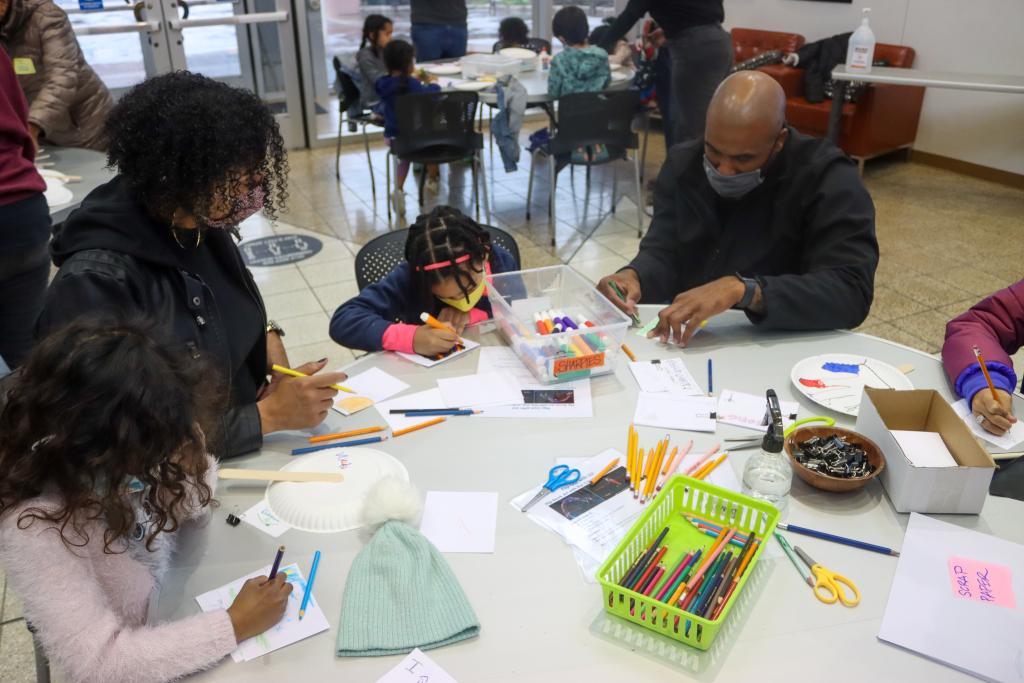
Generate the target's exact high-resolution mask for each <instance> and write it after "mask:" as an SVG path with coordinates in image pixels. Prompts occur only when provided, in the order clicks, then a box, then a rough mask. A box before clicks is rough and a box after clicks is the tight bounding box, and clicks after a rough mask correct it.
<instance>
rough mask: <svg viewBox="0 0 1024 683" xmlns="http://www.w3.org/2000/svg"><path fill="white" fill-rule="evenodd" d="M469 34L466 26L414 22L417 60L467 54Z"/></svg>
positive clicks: (413, 32) (450, 57) (413, 39)
mask: <svg viewBox="0 0 1024 683" xmlns="http://www.w3.org/2000/svg"><path fill="white" fill-rule="evenodd" d="M468 39H469V34H468V32H467V31H466V27H465V26H448V25H445V24H413V25H412V44H413V46H415V47H416V61H418V62H429V61H432V60H435V59H454V58H456V57H461V56H462V55H464V54H466V41H467V40H468Z"/></svg>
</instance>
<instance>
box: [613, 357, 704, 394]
mask: <svg viewBox="0 0 1024 683" xmlns="http://www.w3.org/2000/svg"><path fill="white" fill-rule="evenodd" d="M629 370H630V372H632V373H633V379H635V380H636V383H637V386H639V387H640V391H644V392H648V393H661V392H669V393H673V394H679V395H682V396H703V395H704V390H703V389H701V388H700V385H699V384H697V380H696V379H694V377H693V375H692V374H690V370H689V369H688V368H687V367H686V363H684V362H683V359H682V358H668V359H665V360H655V361H649V360H642V361H637V362H635V363H630V364H629Z"/></svg>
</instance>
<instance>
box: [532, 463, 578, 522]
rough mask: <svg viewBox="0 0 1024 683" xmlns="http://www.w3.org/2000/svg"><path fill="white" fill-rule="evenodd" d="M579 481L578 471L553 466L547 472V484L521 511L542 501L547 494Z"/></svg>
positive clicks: (565, 466) (563, 466)
mask: <svg viewBox="0 0 1024 683" xmlns="http://www.w3.org/2000/svg"><path fill="white" fill-rule="evenodd" d="M579 480H580V471H579V470H578V469H576V468H572V469H570V468H569V466H568V465H555V466H554V467H552V468H551V469H550V470H549V471H548V481H547V483H546V484H544V487H543V488H542V489H541V490H540V491H538V492H537V495H536V496H534V497H533V498H531V499H530V502H528V503H527V504H526V505H524V506H523V510H522V511H523V512H526V511H527V510H529V509H530V507H531V506H533V504H534V503H536V502H537V501H539V500H541V499H543V498H544V497H545V496H547V495H548V494H550V493H553V492H555V491H556V490H558V489H560V488H562V487H563V486H571V485H572V484H575V483H576V482H578V481H579Z"/></svg>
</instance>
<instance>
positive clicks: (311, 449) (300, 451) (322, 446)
mask: <svg viewBox="0 0 1024 683" xmlns="http://www.w3.org/2000/svg"><path fill="white" fill-rule="evenodd" d="M387 440H388V437H386V436H371V437H368V438H365V439H355V440H353V441H345V442H344V443H323V444H319V445H316V446H306V447H304V448H293V449H292V455H305V454H306V453H316V452H317V451H326V450H327V449H329V448H347V447H349V446H362V445H364V444H368V443H378V442H380V441H387Z"/></svg>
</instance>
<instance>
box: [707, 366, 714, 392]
mask: <svg viewBox="0 0 1024 683" xmlns="http://www.w3.org/2000/svg"><path fill="white" fill-rule="evenodd" d="M713 393H715V384H714V382H712V380H711V359H710V358H708V396H710V395H711V394H713Z"/></svg>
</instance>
